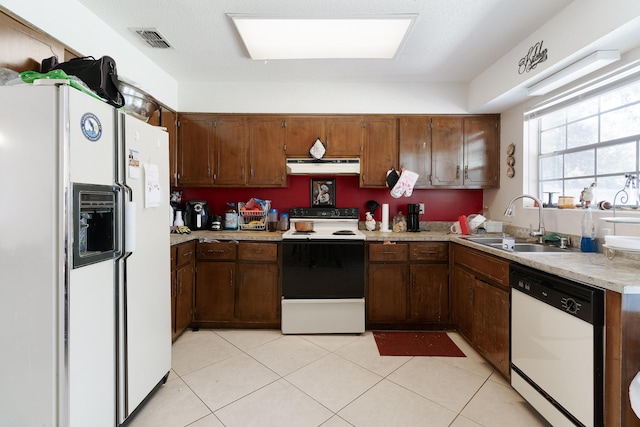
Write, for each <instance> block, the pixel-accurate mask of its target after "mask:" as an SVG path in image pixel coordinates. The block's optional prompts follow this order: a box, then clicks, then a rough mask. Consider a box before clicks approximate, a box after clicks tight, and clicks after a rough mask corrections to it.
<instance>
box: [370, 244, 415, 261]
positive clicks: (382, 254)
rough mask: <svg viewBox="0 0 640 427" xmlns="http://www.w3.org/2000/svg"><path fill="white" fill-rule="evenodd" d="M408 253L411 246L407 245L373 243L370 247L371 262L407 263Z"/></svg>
mask: <svg viewBox="0 0 640 427" xmlns="http://www.w3.org/2000/svg"><path fill="white" fill-rule="evenodd" d="M408 253H409V245H408V244H406V243H396V244H394V245H384V244H381V243H372V244H370V245H369V261H387V262H391V261H406V260H407V254H408Z"/></svg>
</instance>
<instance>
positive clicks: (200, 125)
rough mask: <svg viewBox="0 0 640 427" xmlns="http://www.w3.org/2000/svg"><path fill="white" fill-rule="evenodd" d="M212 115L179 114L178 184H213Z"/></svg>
mask: <svg viewBox="0 0 640 427" xmlns="http://www.w3.org/2000/svg"><path fill="white" fill-rule="evenodd" d="M212 134H213V117H212V116H210V115H206V114H183V115H181V116H180V127H179V147H180V148H179V150H178V173H179V177H178V183H179V185H186V186H188V185H211V184H213V170H212V169H213V159H214V158H215V152H214V147H215V145H214V139H213V135H212Z"/></svg>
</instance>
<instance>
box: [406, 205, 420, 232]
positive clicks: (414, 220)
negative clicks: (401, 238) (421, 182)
mask: <svg viewBox="0 0 640 427" xmlns="http://www.w3.org/2000/svg"><path fill="white" fill-rule="evenodd" d="M407 211H408V212H409V213H408V214H407V231H420V204H418V203H409V204H408V205H407Z"/></svg>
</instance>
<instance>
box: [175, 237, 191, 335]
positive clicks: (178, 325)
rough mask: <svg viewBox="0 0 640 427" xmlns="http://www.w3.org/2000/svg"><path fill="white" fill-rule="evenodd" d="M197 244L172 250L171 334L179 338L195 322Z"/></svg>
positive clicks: (185, 244)
mask: <svg viewBox="0 0 640 427" xmlns="http://www.w3.org/2000/svg"><path fill="white" fill-rule="evenodd" d="M195 260H196V257H195V242H194V241H191V242H186V243H180V244H178V245H175V246H173V247H172V248H171V332H172V339H173V340H175V339H176V338H178V337H179V336H180V335H181V334H182V333H183V332H184V331H185V329H187V328H188V327H189V325H190V324H191V322H192V321H193V295H194V280H195V274H194V273H195Z"/></svg>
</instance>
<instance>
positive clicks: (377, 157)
mask: <svg viewBox="0 0 640 427" xmlns="http://www.w3.org/2000/svg"><path fill="white" fill-rule="evenodd" d="M397 164H398V127H397V120H396V119H395V118H394V117H378V118H372V119H369V120H367V121H366V123H365V145H364V152H363V156H362V162H361V172H360V186H361V187H379V188H384V187H386V182H387V171H388V170H389V169H391V167H392V166H394V167H397Z"/></svg>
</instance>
